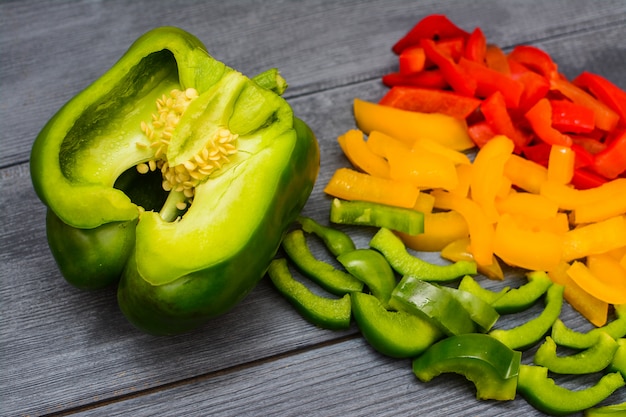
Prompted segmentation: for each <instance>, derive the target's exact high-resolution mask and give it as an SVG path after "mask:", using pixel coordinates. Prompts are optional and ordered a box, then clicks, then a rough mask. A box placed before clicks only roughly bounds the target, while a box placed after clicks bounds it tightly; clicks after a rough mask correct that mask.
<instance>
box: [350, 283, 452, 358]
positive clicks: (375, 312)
mask: <svg viewBox="0 0 626 417" xmlns="http://www.w3.org/2000/svg"><path fill="white" fill-rule="evenodd" d="M351 298H352V314H353V316H354V319H355V321H356V323H357V325H358V326H359V329H360V330H361V333H362V334H363V337H364V338H365V340H367V341H368V342H369V344H370V345H371V346H372V347H373V348H374V349H376V350H377V351H378V352H380V353H382V354H383V355H387V356H390V357H392V358H414V357H416V356H417V355H419V354H420V353H422V352H423V351H424V350H426V349H427V348H428V347H429V346H430V345H432V344H433V343H435V342H436V341H437V340H439V339H441V338H443V337H444V335H443V333H442V332H441V331H440V330H439V329H438V328H437V326H435V325H434V324H432V323H431V322H430V320H425V319H423V318H421V317H418V316H415V315H413V314H409V313H407V312H404V311H388V310H387V309H386V308H385V306H384V305H383V304H382V303H381V301H380V300H379V299H378V298H376V297H375V296H373V295H371V294H365V293H362V292H355V293H353V294H351Z"/></svg>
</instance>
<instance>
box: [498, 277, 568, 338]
mask: <svg viewBox="0 0 626 417" xmlns="http://www.w3.org/2000/svg"><path fill="white" fill-rule="evenodd" d="M563 290H564V287H563V286H562V285H559V284H552V285H551V286H550V288H549V289H548V292H547V294H546V296H545V304H546V306H545V308H544V309H543V311H542V312H541V313H540V314H539V315H538V316H537V317H535V318H533V319H531V320H528V321H527V322H526V323H524V324H522V325H519V326H517V327H514V328H512V329H495V330H492V331H491V332H489V334H490V335H491V336H492V337H495V338H496V339H498V340H500V341H501V342H502V343H504V344H505V345H507V346H509V347H510V348H511V349H527V348H529V347H530V346H532V345H534V344H535V343H537V342H539V340H541V338H542V337H543V336H544V335H545V334H546V333H547V332H548V331H550V327H552V324H553V323H554V322H555V321H556V320H557V318H558V317H559V315H560V314H561V307H562V306H563Z"/></svg>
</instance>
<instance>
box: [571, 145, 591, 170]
mask: <svg viewBox="0 0 626 417" xmlns="http://www.w3.org/2000/svg"><path fill="white" fill-rule="evenodd" d="M571 148H572V150H573V151H574V154H575V155H576V159H575V163H574V168H583V167H588V166H591V165H592V164H593V161H594V157H593V154H592V153H590V152H589V151H587V149H585V147H583V146H581V145H578V144H576V143H572V146H571Z"/></svg>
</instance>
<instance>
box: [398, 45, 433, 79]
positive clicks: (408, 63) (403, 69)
mask: <svg viewBox="0 0 626 417" xmlns="http://www.w3.org/2000/svg"><path fill="white" fill-rule="evenodd" d="M398 64H399V66H400V74H412V73H415V72H419V71H422V70H423V69H424V68H425V66H426V54H425V53H424V48H422V47H421V46H411V47H410V48H406V49H405V50H404V51H402V53H401V54H400V57H399V58H398Z"/></svg>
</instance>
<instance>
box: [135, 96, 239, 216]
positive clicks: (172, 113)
mask: <svg viewBox="0 0 626 417" xmlns="http://www.w3.org/2000/svg"><path fill="white" fill-rule="evenodd" d="M197 97H198V92H197V91H196V90H195V89H194V88H188V89H186V90H185V91H181V90H178V89H174V90H172V91H171V92H170V95H169V96H166V95H165V94H164V95H163V96H162V97H161V98H159V99H157V101H156V107H157V112H156V113H153V114H152V120H151V121H150V122H148V123H146V122H145V121H142V122H141V131H142V132H143V133H144V134H145V135H146V137H147V138H148V139H150V142H151V143H150V146H151V147H152V148H155V149H156V150H155V152H154V157H153V159H151V160H149V161H147V162H145V163H141V164H139V165H137V171H138V172H139V173H142V174H145V173H147V172H149V171H155V170H157V169H159V170H160V171H161V174H162V175H163V184H162V185H163V189H164V190H165V191H171V190H174V191H178V192H183V193H184V195H185V197H186V198H187V199H188V201H189V202H191V201H192V199H193V196H194V193H195V188H196V187H197V186H198V185H199V184H200V183H201V182H203V181H204V180H205V179H206V178H207V177H208V176H209V175H210V174H211V173H212V172H214V171H215V170H217V169H219V168H221V167H222V165H224V164H225V163H227V162H229V161H230V159H229V156H231V155H234V154H235V153H237V147H236V145H235V141H236V140H237V135H235V134H233V133H232V132H231V131H230V130H228V129H227V128H224V127H222V128H219V129H218V130H217V132H216V133H215V135H214V136H213V137H212V138H210V139H209V140H208V141H207V143H206V145H205V146H204V147H203V148H202V149H201V150H200V151H199V152H198V153H197V154H196V155H194V156H193V157H192V158H191V159H189V160H188V161H185V162H183V163H182V164H178V165H175V166H171V165H170V164H169V162H168V160H167V149H168V147H169V144H170V140H171V138H172V133H173V132H174V129H175V128H176V125H177V124H178V122H179V121H180V118H181V116H182V115H183V113H184V112H185V110H187V107H189V104H190V103H191V102H192V101H193V100H194V99H196V98H197ZM137 146H145V145H144V144H142V143H140V142H137ZM185 207H186V203H179V205H178V208H179V209H180V210H184V209H185Z"/></svg>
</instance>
